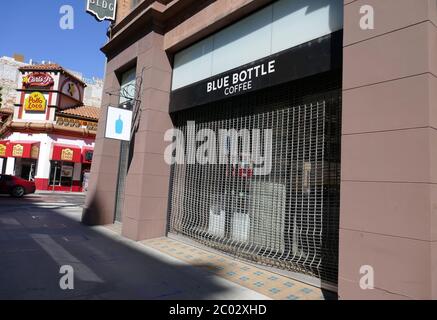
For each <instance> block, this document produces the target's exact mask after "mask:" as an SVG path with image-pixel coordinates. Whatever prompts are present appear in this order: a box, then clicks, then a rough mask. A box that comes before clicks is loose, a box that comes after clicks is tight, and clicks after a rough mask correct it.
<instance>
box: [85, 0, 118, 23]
mask: <svg viewBox="0 0 437 320" xmlns="http://www.w3.org/2000/svg"><path fill="white" fill-rule="evenodd" d="M86 11H87V12H89V13H90V14H92V15H93V16H94V17H95V18H96V19H97V20H99V21H103V20H110V21H115V14H116V12H117V0H87V5H86Z"/></svg>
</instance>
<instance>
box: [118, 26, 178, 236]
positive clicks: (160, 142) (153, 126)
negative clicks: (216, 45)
mask: <svg viewBox="0 0 437 320" xmlns="http://www.w3.org/2000/svg"><path fill="white" fill-rule="evenodd" d="M147 43H151V44H152V45H151V46H148V47H147V46H146V44H147ZM138 47H139V48H146V49H143V50H141V49H140V51H139V52H138V54H137V56H138V60H137V74H138V75H141V72H142V70H143V68H144V74H143V81H144V82H143V88H142V94H141V112H142V114H141V122H140V124H139V130H138V132H137V133H136V135H135V141H134V149H133V159H132V162H131V165H130V168H129V170H128V174H127V178H126V186H125V196H124V208H123V228H122V233H123V235H124V236H126V237H128V238H130V239H133V240H144V239H151V238H156V237H162V236H164V235H165V234H166V227H167V203H168V190H169V179H170V178H169V176H170V167H169V166H168V165H167V164H166V163H165V160H164V151H165V148H166V146H167V145H166V142H165V141H164V133H165V132H166V130H167V129H169V128H172V123H171V120H170V117H169V114H168V110H169V94H170V86H171V72H172V69H171V65H170V62H169V61H168V57H167V55H166V53H165V52H164V51H163V36H161V35H159V34H157V33H154V32H151V33H149V34H148V35H147V36H145V37H144V38H143V39H142V40H140V42H139V44H138Z"/></svg>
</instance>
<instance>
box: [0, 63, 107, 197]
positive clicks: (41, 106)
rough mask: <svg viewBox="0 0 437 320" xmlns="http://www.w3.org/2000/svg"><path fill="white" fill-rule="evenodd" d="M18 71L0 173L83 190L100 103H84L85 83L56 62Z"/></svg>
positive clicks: (42, 185) (40, 186) (0, 147)
mask: <svg viewBox="0 0 437 320" xmlns="http://www.w3.org/2000/svg"><path fill="white" fill-rule="evenodd" d="M20 72H21V83H22V86H21V88H19V89H18V90H17V101H16V104H15V108H14V111H13V116H11V117H9V118H8V119H7V120H6V121H5V122H4V123H3V125H2V127H1V137H2V138H1V139H2V140H1V141H0V169H1V173H4V174H10V175H14V176H18V177H21V178H23V179H28V180H33V181H35V184H36V187H37V190H50V191H66V192H81V191H83V190H84V187H86V185H87V180H88V176H89V172H90V169H91V162H92V155H93V152H94V139H95V133H96V129H97V122H98V117H99V108H95V107H86V106H83V102H82V101H83V92H84V88H85V83H83V82H82V81H81V80H79V79H77V78H76V77H75V76H74V75H72V74H70V73H69V72H67V71H66V70H64V69H63V68H62V67H61V66H59V65H54V64H44V65H30V66H25V67H22V68H20Z"/></svg>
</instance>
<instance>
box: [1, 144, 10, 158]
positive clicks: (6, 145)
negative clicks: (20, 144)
mask: <svg viewBox="0 0 437 320" xmlns="http://www.w3.org/2000/svg"><path fill="white" fill-rule="evenodd" d="M8 144H9V141H7V140H3V141H0V158H6V157H7V155H6V150H7V148H8Z"/></svg>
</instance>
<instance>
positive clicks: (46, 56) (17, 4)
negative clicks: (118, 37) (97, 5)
mask: <svg viewBox="0 0 437 320" xmlns="http://www.w3.org/2000/svg"><path fill="white" fill-rule="evenodd" d="M63 5H71V6H72V7H73V8H74V15H75V16H74V30H62V29H61V28H60V27H59V21H60V19H61V17H62V14H60V13H59V11H60V8H61V6H63ZM85 7H86V0H13V1H4V0H1V1H0V13H1V19H0V56H12V55H13V54H14V53H20V54H23V55H24V56H25V59H26V62H27V61H28V60H29V59H33V60H34V61H39V62H41V61H43V60H45V61H48V60H50V61H53V62H56V63H59V64H61V65H62V66H63V67H65V68H67V69H71V70H74V71H78V72H81V73H82V74H83V75H84V76H85V77H87V78H91V77H93V76H95V77H100V78H103V76H104V71H105V56H104V55H103V53H102V52H101V51H100V48H101V47H102V46H103V45H104V44H105V43H106V31H107V29H108V27H109V22H108V21H104V22H97V20H96V19H94V18H93V17H92V16H91V15H89V14H88V13H87V12H86V11H85Z"/></svg>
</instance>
